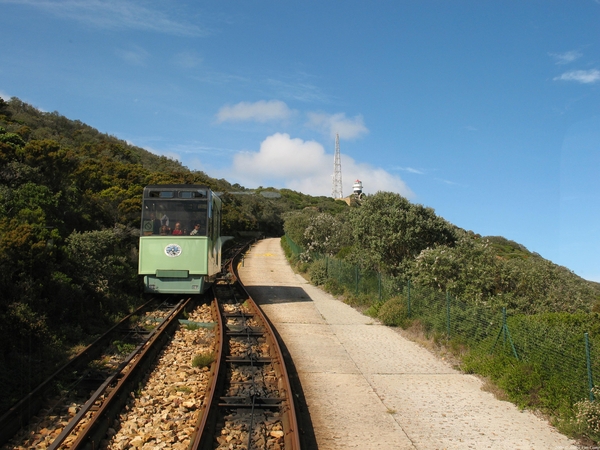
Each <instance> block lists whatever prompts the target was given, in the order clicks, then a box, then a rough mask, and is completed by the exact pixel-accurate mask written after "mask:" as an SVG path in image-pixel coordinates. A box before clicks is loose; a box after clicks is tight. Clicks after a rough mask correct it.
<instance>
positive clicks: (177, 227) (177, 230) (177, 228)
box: [173, 222, 183, 236]
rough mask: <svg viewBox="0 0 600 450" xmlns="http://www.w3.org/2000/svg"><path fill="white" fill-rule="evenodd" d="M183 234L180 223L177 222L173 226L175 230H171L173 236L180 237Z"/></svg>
mask: <svg viewBox="0 0 600 450" xmlns="http://www.w3.org/2000/svg"><path fill="white" fill-rule="evenodd" d="M182 234H183V230H182V229H181V223H180V222H177V223H176V224H175V229H174V230H173V235H176V236H181V235H182Z"/></svg>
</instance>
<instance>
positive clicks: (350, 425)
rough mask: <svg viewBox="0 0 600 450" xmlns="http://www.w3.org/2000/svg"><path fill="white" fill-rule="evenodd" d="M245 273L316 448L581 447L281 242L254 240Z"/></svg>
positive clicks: (542, 449)
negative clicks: (302, 264)
mask: <svg viewBox="0 0 600 450" xmlns="http://www.w3.org/2000/svg"><path fill="white" fill-rule="evenodd" d="M240 276H241V278H242V281H243V283H244V284H245V285H246V286H248V288H249V291H250V293H251V295H252V296H253V297H254V299H255V300H256V301H257V302H258V303H259V304H261V307H262V308H263V311H264V312H265V313H266V314H267V316H268V317H269V319H270V320H271V322H272V323H273V325H274V326H275V328H276V329H277V331H278V332H279V334H280V335H281V336H282V338H283V340H284V341H285V345H286V346H287V348H288V350H289V352H290V354H291V355H292V358H293V360H294V364H295V366H296V369H297V371H298V376H299V379H300V381H301V383H302V388H303V390H304V394H305V398H306V403H307V406H308V410H309V411H310V417H311V420H312V423H313V426H314V434H315V438H316V443H317V444H318V448H319V449H321V450H329V449H347V448H360V449H420V450H421V449H422V450H433V449H506V450H516V449H539V450H559V449H560V450H563V449H576V448H577V447H576V445H575V443H574V442H573V441H571V440H569V439H567V438H566V437H565V436H563V435H561V434H560V433H558V432H557V431H556V430H555V429H554V428H553V427H551V426H550V425H549V424H548V423H547V422H545V421H543V420H541V419H539V418H537V417H536V416H535V415H533V414H532V413H530V412H527V411H525V412H523V411H519V410H518V409H517V408H516V407H515V406H514V405H512V404H511V403H508V402H503V401H500V400H497V399H495V398H494V397H493V396H492V395H491V394H490V393H487V392H484V391H482V389H481V386H482V383H481V381H480V380H479V379H478V378H476V377H474V376H471V375H465V374H462V373H460V372H458V371H456V370H454V369H453V368H452V367H450V366H449V365H448V364H447V363H445V362H444V361H441V360H439V359H438V358H436V357H435V356H434V355H433V354H432V353H430V352H429V351H428V350H426V349H424V348H422V347H420V346H419V345H417V344H415V343H414V342H412V341H409V340H407V339H405V338H403V337H402V336H401V335H400V334H399V333H396V332H395V331H394V330H392V329H390V328H389V327H386V326H383V325H381V324H379V323H378V322H376V321H374V320H373V319H371V318H369V317H366V316H364V315H362V314H360V313H359V312H357V311H355V310H354V309H353V308H351V307H350V306H348V305H346V304H344V303H342V302H340V301H339V300H336V299H335V298H333V297H332V296H331V295H329V294H327V293H325V292H323V291H321V290H320V289H318V288H316V287H314V286H311V285H310V284H308V283H307V282H306V281H305V280H304V279H303V278H302V277H301V276H299V275H296V274H294V273H293V271H292V270H291V268H290V267H289V265H288V263H287V261H286V260H285V257H284V255H283V252H282V250H281V247H280V243H279V239H266V240H264V241H260V242H258V243H257V244H256V245H255V246H254V247H253V248H252V250H251V251H250V252H249V253H248V254H247V255H246V258H245V260H244V263H243V267H240Z"/></svg>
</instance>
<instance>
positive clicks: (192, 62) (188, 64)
mask: <svg viewBox="0 0 600 450" xmlns="http://www.w3.org/2000/svg"><path fill="white" fill-rule="evenodd" d="M173 62H174V63H175V65H177V66H179V67H183V68H184V69H193V68H194V67H197V66H199V65H200V64H201V63H202V58H201V57H200V56H199V55H198V54H197V53H195V52H180V53H177V54H176V55H175V56H174V57H173Z"/></svg>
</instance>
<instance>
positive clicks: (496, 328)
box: [286, 236, 600, 410]
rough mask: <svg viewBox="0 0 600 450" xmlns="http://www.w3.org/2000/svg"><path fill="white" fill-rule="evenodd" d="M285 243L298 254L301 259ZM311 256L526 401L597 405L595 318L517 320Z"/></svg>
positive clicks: (342, 284) (332, 277)
mask: <svg viewBox="0 0 600 450" xmlns="http://www.w3.org/2000/svg"><path fill="white" fill-rule="evenodd" d="M286 239H287V242H288V244H289V246H290V248H291V249H292V252H293V254H294V255H299V254H301V253H302V249H301V248H300V247H299V246H297V245H296V244H295V243H293V241H291V239H289V238H288V237H287V236H286ZM311 258H312V259H324V260H325V268H326V279H327V283H329V284H330V285H331V284H332V283H333V284H335V285H336V286H337V287H338V288H340V289H343V290H345V292H347V293H349V294H352V295H355V296H361V297H362V298H363V299H364V298H367V300H366V301H367V302H368V304H367V305H366V306H373V305H374V306H375V307H379V306H380V307H381V309H380V311H383V309H384V308H385V306H384V305H385V304H386V302H388V301H389V300H392V302H390V303H395V304H397V305H399V308H400V309H401V315H402V316H403V317H404V318H406V319H408V320H410V321H415V320H418V321H419V322H420V324H421V327H422V328H423V329H424V331H425V332H426V333H428V334H429V335H430V336H434V337H435V338H436V339H444V340H446V341H447V342H448V343H451V344H452V345H454V346H456V345H460V346H464V347H465V348H467V349H468V351H469V353H470V354H471V355H476V357H473V358H471V360H470V361H471V362H469V361H467V364H466V365H465V367H468V368H470V370H473V371H475V372H478V373H481V374H483V375H489V376H491V377H492V378H493V379H495V380H496V381H500V383H501V384H502V387H503V388H505V389H507V390H509V391H511V392H512V393H513V394H515V395H516V396H518V397H519V396H520V397H521V398H525V399H529V400H526V401H525V402H527V401H531V403H533V404H541V405H543V406H544V407H546V408H549V409H552V410H558V409H561V408H565V407H566V408H572V406H573V405H574V404H575V403H576V402H578V401H580V400H582V399H589V400H594V398H593V394H592V388H593V387H594V374H600V363H599V361H600V358H599V356H600V355H599V353H598V352H599V351H600V333H593V331H590V330H589V329H587V328H586V327H589V326H590V323H591V322H590V320H593V318H590V317H587V316H586V317H584V316H585V315H584V316H582V315H581V314H580V315H569V314H567V313H560V314H559V313H554V314H542V315H512V316H510V315H507V314H506V310H504V309H502V308H501V307H492V306H489V305H488V304H486V303H485V302H482V301H479V302H477V301H462V300H461V299H458V298H455V297H453V296H451V295H449V294H448V293H444V292H439V291H435V290H433V289H428V288H416V287H415V286H412V285H411V284H410V281H409V280H404V279H399V278H394V277H391V276H386V275H384V274H381V273H378V272H376V271H369V270H362V269H361V268H360V267H359V266H358V265H356V264H352V263H349V262H346V261H342V260H338V259H335V258H331V257H323V256H320V255H311ZM363 303H364V301H363ZM588 316H589V315H588ZM384 323H385V320H384ZM396 324H398V323H396ZM588 332H589V333H588ZM473 361H476V362H473Z"/></svg>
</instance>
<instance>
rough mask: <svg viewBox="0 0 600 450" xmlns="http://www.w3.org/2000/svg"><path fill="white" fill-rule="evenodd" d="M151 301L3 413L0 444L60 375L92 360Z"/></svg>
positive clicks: (36, 408) (37, 405)
mask: <svg viewBox="0 0 600 450" xmlns="http://www.w3.org/2000/svg"><path fill="white" fill-rule="evenodd" d="M153 302H155V300H153V299H152V300H149V301H147V302H146V303H144V304H143V305H141V306H140V307H139V308H137V309H136V310H135V311H134V312H132V313H131V314H128V315H127V316H125V317H124V318H123V319H121V321H120V322H119V323H117V324H116V325H114V326H113V327H111V328H110V329H108V330H107V331H106V332H105V333H104V334H103V335H102V336H100V337H99V338H98V339H96V340H95V341H94V342H92V343H91V344H89V345H88V346H87V347H86V348H84V349H83V350H82V351H80V352H79V353H78V354H77V355H75V356H74V357H73V358H71V359H70V360H69V361H68V362H66V363H65V364H64V365H62V366H61V367H60V368H58V369H57V370H56V371H55V372H54V373H53V374H52V375H50V376H49V377H48V378H47V379H46V380H45V381H43V382H42V383H41V384H39V385H38V386H37V387H36V388H35V389H34V390H33V391H31V392H30V393H29V394H27V395H26V396H25V397H23V399H21V400H20V401H19V402H18V403H16V404H15V405H14V406H12V407H11V408H10V409H9V410H8V411H7V412H6V413H4V414H3V415H2V416H1V417H0V446H2V445H4V444H5V443H6V442H8V440H9V439H10V438H11V437H13V436H14V434H15V433H16V432H17V431H18V430H19V429H21V428H23V427H24V426H26V425H27V423H28V421H29V420H30V419H31V417H33V416H34V415H35V414H36V413H37V412H38V411H39V409H40V408H41V406H42V402H43V401H44V399H45V398H46V394H47V393H48V391H50V390H51V389H53V387H54V383H55V381H56V380H57V379H58V378H59V377H60V376H62V375H63V374H65V373H66V372H67V371H68V370H72V369H74V368H77V367H79V366H83V365H85V364H87V363H89V361H91V360H93V359H94V358H95V357H96V356H97V355H98V354H99V353H100V352H101V351H102V349H103V348H104V347H106V346H107V345H108V343H109V342H110V340H111V338H112V336H113V334H114V333H115V332H116V331H118V330H119V329H120V328H123V327H125V326H126V325H127V323H128V322H129V321H130V320H131V318H132V317H134V316H137V315H139V314H140V313H141V312H143V311H144V310H145V309H147V308H148V307H149V306H150V304H151V303H153Z"/></svg>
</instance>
